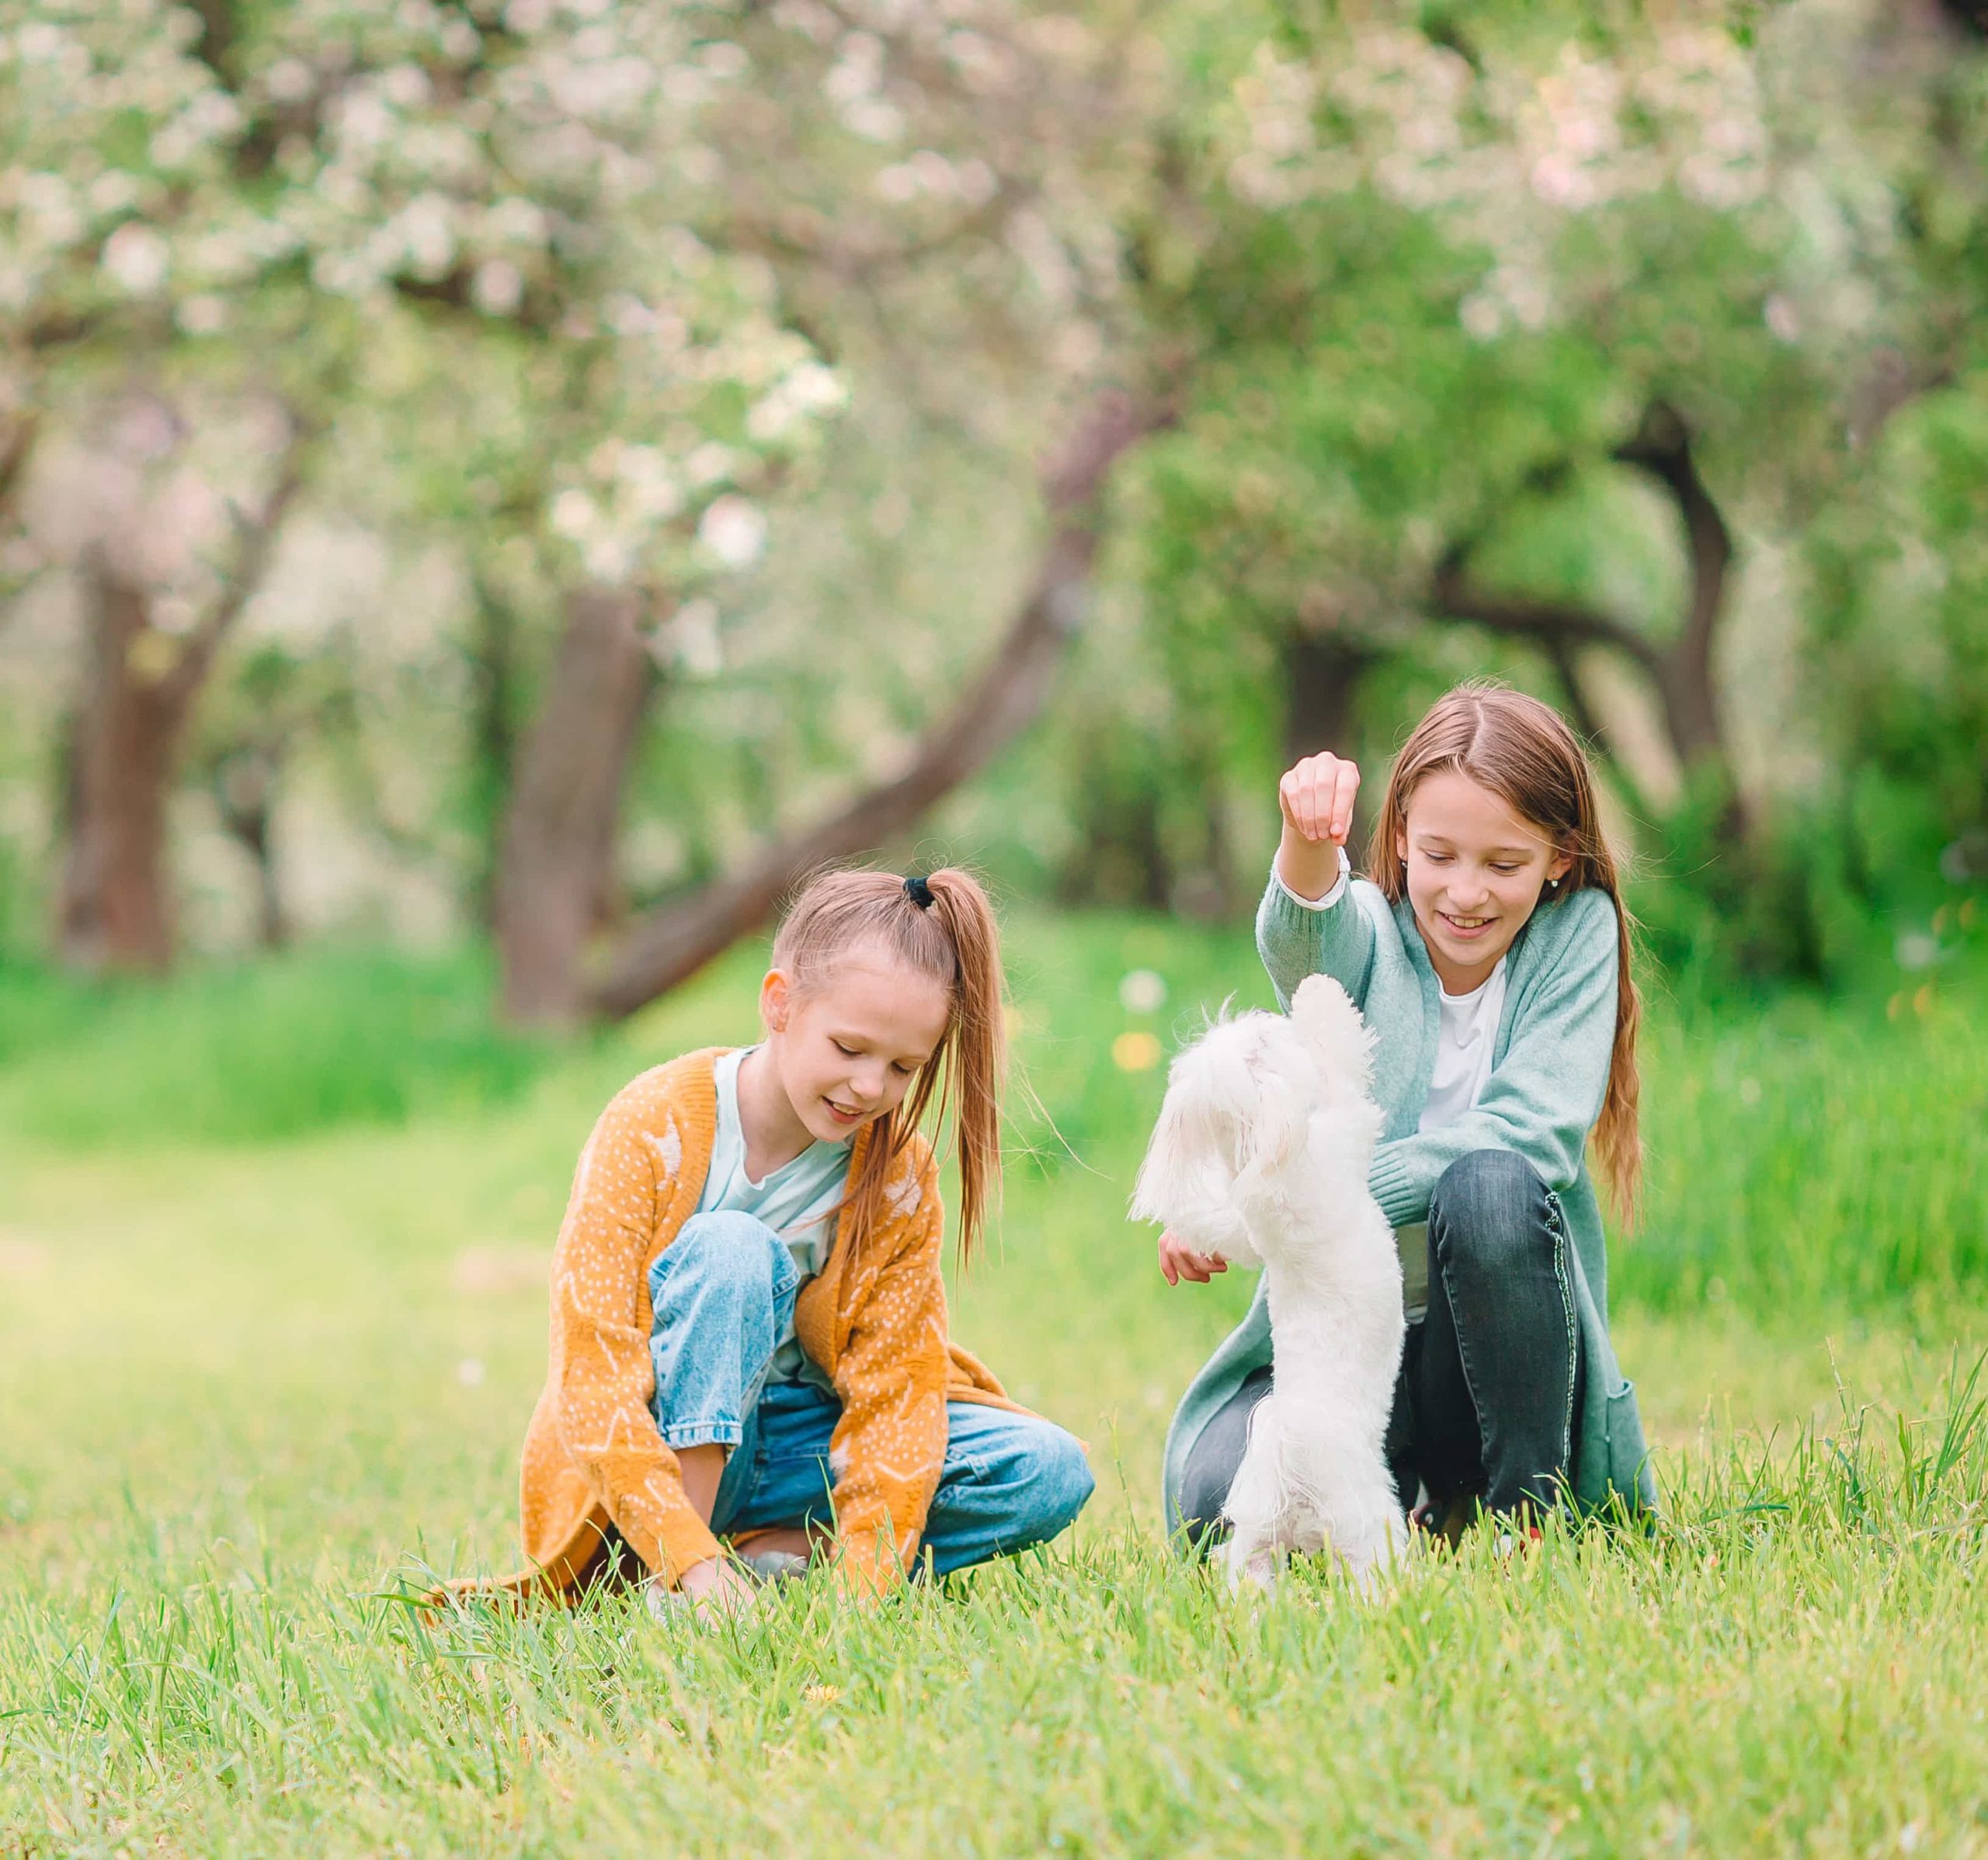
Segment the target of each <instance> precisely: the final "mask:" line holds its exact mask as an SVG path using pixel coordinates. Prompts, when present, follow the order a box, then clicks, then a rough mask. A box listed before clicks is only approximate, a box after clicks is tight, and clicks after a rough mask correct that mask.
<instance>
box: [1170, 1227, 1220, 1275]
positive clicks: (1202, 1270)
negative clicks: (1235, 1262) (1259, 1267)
mask: <svg viewBox="0 0 1988 1860" xmlns="http://www.w3.org/2000/svg"><path fill="white" fill-rule="evenodd" d="M1159 1270H1160V1271H1161V1272H1162V1273H1163V1274H1165V1276H1166V1282H1167V1284H1168V1285H1179V1284H1180V1281H1182V1280H1183V1279H1189V1280H1191V1281H1193V1282H1194V1284H1195V1285H1206V1284H1207V1283H1208V1281H1209V1280H1210V1279H1211V1278H1213V1277H1214V1276H1215V1274H1217V1273H1218V1272H1226V1271H1228V1270H1229V1262H1228V1260H1225V1259H1224V1258H1223V1257H1222V1255H1221V1254H1220V1253H1197V1252H1196V1251H1195V1250H1194V1248H1193V1247H1191V1246H1189V1245H1188V1244H1187V1242H1186V1241H1185V1240H1183V1239H1176V1238H1175V1237H1174V1236H1173V1235H1172V1234H1170V1233H1163V1234H1162V1235H1161V1236H1159Z"/></svg>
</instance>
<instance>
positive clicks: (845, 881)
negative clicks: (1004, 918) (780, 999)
mask: <svg viewBox="0 0 1988 1860" xmlns="http://www.w3.org/2000/svg"><path fill="white" fill-rule="evenodd" d="M915 894H916V895H915ZM923 898H929V899H930V900H931V902H930V903H929V904H928V903H925V902H922V901H921V899H923ZM862 944H873V945H874V944H881V945H882V946H883V947H884V949H885V951H887V952H888V954H890V955H891V956H893V957H895V958H896V959H897V960H898V961H900V962H902V963H903V964H905V966H906V967H908V968H912V969H915V970H916V971H917V972H918V973H919V974H920V975H930V977H931V978H932V979H933V980H934V981H935V982H938V983H940V986H943V987H944V989H945V990H946V992H947V999H948V1000H949V1001H950V1003H951V1007H950V1010H949V1012H948V1013H947V1019H946V1031H945V1032H944V1034H942V1035H941V1036H940V1041H939V1044H938V1045H937V1048H934V1049H933V1054H932V1057H931V1059H930V1060H928V1061H927V1062H926V1064H924V1065H923V1066H920V1067H919V1072H918V1076H917V1078H916V1079H914V1080H913V1081H912V1087H911V1090H910V1091H909V1093H907V1094H906V1095H905V1100H904V1102H903V1103H902V1104H900V1105H899V1106H898V1107H897V1109H896V1110H895V1111H887V1112H885V1114H884V1115H883V1116H882V1117H881V1118H878V1119H877V1121H875V1123H874V1124H873V1125H871V1127H870V1131H869V1138H868V1142H867V1144H866V1146H865V1147H864V1153H863V1161H862V1163H861V1165H860V1167H859V1169H858V1170H857V1177H856V1180H854V1181H853V1182H852V1183H851V1184H850V1191H849V1198H848V1200H849V1206H850V1208H851V1210H852V1211H853V1212H852V1226H851V1243H852V1244H853V1246H856V1247H857V1248H858V1249H860V1248H861V1246H864V1244H865V1243H867V1241H868V1239H869V1237H870V1236H871V1232H872V1231H873V1230H874V1229H875V1226H876V1224H877V1217H878V1211H879V1209H880V1208H881V1206H882V1205H883V1198H884V1187H885V1183H886V1182H887V1181H888V1180H889V1177H890V1173H891V1165H892V1164H893V1163H895V1162H896V1160H897V1159H898V1156H901V1155H902V1153H903V1151H904V1148H905V1145H906V1144H907V1143H909V1142H910V1141H911V1138H912V1132H915V1131H916V1130H917V1129H918V1128H919V1125H921V1124H923V1121H925V1116H926V1112H927V1111H928V1110H930V1111H931V1112H932V1113H933V1121H934V1124H935V1125H943V1124H944V1121H945V1119H946V1116H947V1112H948V1111H951V1114H952V1121H953V1132H954V1140H955V1142H956V1143H957V1146H958V1154H959V1166H960V1226H959V1257H960V1261H961V1264H962V1265H964V1264H965V1263H966V1262H967V1261H968V1260H970V1259H971V1257H972V1256H973V1253H974V1250H975V1248H976V1247H977V1246H978V1245H979V1243H980V1238H981V1234H982V1229H984V1227H985V1225H986V1220H987V1213H988V1209H989V1207H990V1206H991V1205H992V1203H993V1202H994V1201H995V1200H996V1199H997V1198H999V1193H1000V1185H1001V1086H1002V1083H1003V1079H1004V1078H1005V1077H1006V1021H1005V1017H1004V1015H1003V1008H1002V971H1001V937H1000V932H999V929H998V927H996V923H995V921H994V908H993V906H992V905H991V904H989V902H988V900H987V894H986V892H985V891H983V890H982V888H981V886H980V882H979V881H978V879H976V878H975V877H974V875H973V874H971V872H968V871H961V869H960V868H959V867H957V866H946V867H942V868H941V869H940V871H936V872H934V873H933V874H931V876H930V878H926V879H924V880H923V881H922V882H921V881H917V880H905V879H903V878H896V877H895V876H893V875H892V874H890V873H888V872H877V871H859V870H850V869H844V870H842V871H828V872H822V873H820V874H818V875H817V876H816V877H815V878H812V879H811V880H809V881H808V883H807V884H806V885H804V886H803V887H802V888H801V892H800V893H799V895H797V896H796V897H795V899H794V902H792V903H791V905H789V906H788V907H787V915H786V916H785V917H784V918H783V919H782V920H781V923H780V929H779V930H778V932H777V933H776V934H775V936H774V937H773V967H774V968H777V969H780V970H782V971H784V972H785V973H786V975H787V976H788V977H789V979H790V980H791V983H792V985H793V987H794V989H795V991H796V992H797V993H803V994H812V993H815V991H816V990H818V989H821V988H822V987H823V986H825V985H826V984H827V983H828V982H829V980H830V979H831V978H832V975H833V974H834V971H835V968H836V964H837V963H839V961H842V960H843V958H845V957H846V956H848V955H849V954H851V953H852V952H853V951H855V950H856V949H857V948H858V947H860V946H861V945H862Z"/></svg>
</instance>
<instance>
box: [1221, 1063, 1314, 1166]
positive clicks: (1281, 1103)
mask: <svg viewBox="0 0 1988 1860" xmlns="http://www.w3.org/2000/svg"><path fill="white" fill-rule="evenodd" d="M1249 1076H1250V1080H1251V1083H1252V1084H1253V1086H1254V1089H1255V1097H1256V1103H1255V1104H1254V1105H1253V1107H1251V1108H1250V1110H1249V1114H1248V1115H1247V1116H1246V1118H1244V1119H1243V1153H1242V1155H1241V1156H1240V1157H1239V1158H1238V1161H1239V1163H1240V1165H1241V1166H1240V1168H1239V1170H1238V1172H1237V1175H1236V1188H1237V1191H1238V1192H1239V1193H1240V1192H1243V1191H1247V1190H1250V1189H1256V1190H1260V1189H1263V1188H1266V1187H1269V1186H1270V1184H1271V1183H1272V1182H1273V1181H1274V1180H1275V1179H1276V1178H1277V1177H1279V1176H1281V1175H1282V1174H1283V1173H1284V1171H1285V1170H1288V1168H1289V1167H1290V1166H1291V1163H1292V1162H1293V1160H1294V1159H1295V1158H1296V1156H1297V1155H1298V1151H1299V1149H1301V1148H1302V1146H1303V1145H1304V1142H1305V1135H1306V1133H1307V1132H1308V1131H1309V1128H1310V1125H1311V1117H1312V1094H1311V1092H1310V1090H1309V1089H1308V1086H1309V1080H1304V1079H1295V1078H1292V1077H1291V1076H1289V1075H1288V1073H1287V1072H1286V1071H1285V1069H1284V1068H1282V1067H1280V1066H1278V1065H1277V1062H1276V1060H1275V1059H1274V1057H1273V1056H1272V1055H1270V1053H1268V1052H1257V1053H1253V1054H1252V1055H1250V1058H1249Z"/></svg>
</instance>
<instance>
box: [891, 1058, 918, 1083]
mask: <svg viewBox="0 0 1988 1860" xmlns="http://www.w3.org/2000/svg"><path fill="white" fill-rule="evenodd" d="M917 1069H918V1068H917V1067H916V1066H907V1065H905V1062H903V1060H902V1059H893V1060H892V1061H891V1070H892V1071H893V1072H901V1073H903V1074H904V1076H905V1077H906V1078H907V1079H908V1078H909V1077H910V1076H911V1075H912V1073H915V1072H916V1071H917Z"/></svg>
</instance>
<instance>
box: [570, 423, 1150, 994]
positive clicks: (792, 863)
mask: <svg viewBox="0 0 1988 1860" xmlns="http://www.w3.org/2000/svg"><path fill="white" fill-rule="evenodd" d="M1172 418H1173V414H1172V412H1171V409H1170V406H1169V405H1166V403H1164V402H1157V401H1141V400H1136V399H1135V398H1133V397H1131V396H1130V395H1126V394H1124V393H1121V392H1117V391H1110V392H1107V393H1103V394H1101V395H1099V396H1098V397H1097V398H1096V399H1095V400H1094V401H1093V402H1092V404H1091V405H1090V409H1089V410H1088V412H1087V413H1086V416H1085V418H1084V419H1083V420H1082V421H1081V422H1079V426H1078V428H1077V429H1076V432H1075V433H1074V434H1073V435H1072V438H1071V440H1070V442H1069V444H1068V445H1067V446H1066V447H1065V449H1064V450H1062V452H1061V453H1060V454H1058V455H1057V456H1056V457H1055V458H1054V459H1052V460H1051V461H1049V462H1048V464H1047V465H1046V466H1045V468H1044V471H1043V472H1042V475H1041V485H1042V495H1043V502H1044V506H1045V507H1046V509H1047V510H1048V515H1049V520H1050V531H1049V536H1048V541H1046V542H1045V543H1044V546H1043V550H1042V554H1041V558H1040V560H1039V561H1038V562H1037V567H1036V571H1035V574H1034V577H1033V579H1032V581H1031V583H1030V589H1029V592H1028V594H1027V598H1026V599H1025V600H1024V601H1023V603H1022V605H1021V607H1020V610H1019V611H1018V612H1017V614H1016V617H1015V618H1014V621H1013V623H1012V624H1010V628H1009V630H1008V632H1007V634H1006V637H1005V638H1003V641H1002V642H1001V644H1000V645H999V647H998V648H996V652H995V655H994V658H993V659H992V662H991V663H990V664H989V666H988V667H987V669H985V671H983V672H982V673H981V675H980V676H978V678H977V679H975V680H974V681H973V683H971V684H970V685H969V686H968V687H967V689H966V690H965V691H964V692H963V693H962V694H961V696H960V697H959V698H958V701H956V702H955V703H954V705H953V707H951V710H949V711H947V713H946V714H945V715H944V717H942V718H940V719H939V721H937V722H936V723H935V724H934V725H933V726H932V727H931V728H930V729H929V730H928V731H927V732H926V734H925V735H924V736H923V739H921V740H920V742H919V746H918V748H917V749H916V752H915V753H914V754H913V755H912V760H911V762H910V763H909V767H906V768H905V770H904V771H903V773H902V774H899V775H898V776H896V777H894V778H893V779H891V780H890V781H885V782H883V783H881V784H879V785H878V786H877V787H873V788H870V789H868V790H867V791H864V793H862V794H858V795H857V796H856V797H855V798H853V800H851V801H850V802H849V803H848V804H847V805H845V806H843V807H842V808H839V809H838V810H836V812H834V813H832V814H831V815H828V816H827V817H826V818H825V819H819V820H816V821H814V822H811V823H810V824H809V825H808V826H805V828H803V829H801V831H799V832H798V833H792V834H789V835H788V836H786V837H784V838H783V839H780V840H777V841H775V842H774V843H773V844H772V845H770V846H769V847H766V848H764V849H763V850H762V851H760V852H759V853H758V854H755V855H753V856H752V857H749V858H748V859H747V860H746V861H745V864H743V865H742V867H740V868H739V870H738V871H736V872H734V873H732V874H729V875H728V876H726V877H724V878H718V879H716V880H714V881H712V882H711V884H709V885H706V886H704V888H702V889H701V890H700V891H697V892H693V894H692V895H690V896H689V897H688V898H686V899H683V900H681V901H680V902H677V903H675V904H672V905H669V906H664V907H662V909H659V910H656V911H654V912H652V913H650V914H649V915H648V916H647V917H645V918H644V919H643V920H641V921H640V922H638V923H636V924H635V925H634V927H632V928H631V930H630V931H629V933H628V934H627V937H624V939H623V940H622V943H621V945H620V947H619V948H618V949H617V951H615V953H614V955H613V960H612V961H611V962H610V965H609V967H608V969H607V971H606V974H605V975H603V977H602V978H601V979H600V982H599V984H598V985H597V986H596V987H595V988H594V989H593V990H592V991H591V992H590V993H589V996H588V1005H589V1006H590V1007H591V1009H592V1010H593V1012H594V1013H596V1014H598V1015H600V1016H603V1017H606V1018H608V1019H612V1020H619V1019H621V1018H624V1017H626V1016H627V1015H629V1014H631V1013H634V1012H635V1011H636V1010H638V1008H641V1007H642V1006H645V1005H646V1004H647V1003H649V1002H651V1001H652V1000H655V998H656V997H657V996H659V995H661V994H664V993H667V992H668V991H669V989H673V988H674V987H676V986H677V984H678V983H679V982H683V981H685V980H686V979H688V978H689V977H690V976H691V975H694V974H695V973H696V972H697V971H698V970H699V969H700V968H703V967H704V965H705V964H706V963H707V962H708V961H711V959H712V958H714V957H715V956H717V955H718V954H720V953H721V952H722V951H724V950H725V949H726V948H728V947H730V945H731V944H732V943H733V942H734V941H735V940H736V939H737V938H739V937H741V936H743V935H744V934H745V933H746V932H747V931H749V930H752V929H753V928H754V927H756V926H757V925H758V924H759V923H762V922H763V921H764V920H765V919H766V917H767V916H768V915H770V913H771V912H772V911H773V908H774V906H776V905H777V903H778V902H779V901H780V898H781V897H782V895H784V893H785V892H787V891H788V890H789V889H790V888H791V887H792V886H793V885H794V883H795V882H796V881H798V879H799V878H801V876H802V875H803V874H805V872H807V871H808V869H809V868H810V867H813V866H815V865H818V864H821V863H822V861H824V860H836V859H847V858H850V857H854V856H855V855H857V854H860V853H863V852H866V851H868V850H871V849H872V848H874V847H876V846H877V845H878V843H879V842H880V841H882V840H886V839H888V838H889V837H890V836H891V835H892V834H894V833H902V832H903V831H904V830H905V829H906V828H908V827H909V826H912V825H913V824H914V823H915V822H916V821H917V820H918V819H919V817H920V816H921V815H923V814H924V813H925V812H926V810H927V809H928V808H930V807H931V806H932V805H933V803H934V802H935V801H938V800H939V799H940V798H942V797H943V796H944V795H945V794H948V793H950V792H951V791H952V790H953V789H954V788H955V787H958V785H959V784H961V782H963V781H965V780H966V779H967V778H968V777H969V776H971V775H974V774H978V771H979V770H982V768H984V767H986V765H987V764H988V763H989V762H990V761H992V760H993V758H994V757H995V756H996V754H998V753H999V752H1000V750H1001V749H1003V748H1005V747H1006V745H1007V744H1008V743H1009V742H1010V741H1011V740H1012V739H1013V738H1014V737H1015V736H1016V735H1018V734H1019V733H1020V732H1021V731H1022V730H1023V729H1024V728H1027V725H1029V724H1030V723H1031V722H1033V721H1034V719H1035V718H1036V716H1037V714H1038V713H1039V712H1040V711H1041V709H1042V707H1043V705H1044V703H1045V702H1046V701H1047V700H1048V696H1049V693H1050V690H1051V686H1052V684H1053V683H1054V680H1055V674H1056V671H1057V668H1058V666H1059V665H1060V664H1061V663H1062V659H1063V655H1064V652H1065V648H1066V647H1067V646H1068V645H1069V641H1070V639H1071V638H1072V635H1073V634H1075V633H1076V631H1078V629H1079V628H1080V627H1081V626H1082V625H1083V621H1084V617H1085V613H1086V608H1087V607H1088V605H1089V594H1090V588H1089V583H1090V571H1091V565H1092V564H1093V561H1095V559H1096V558H1097V548H1098V543H1099V541H1100V536H1101V534H1102V528H1101V525H1102V513H1101V510H1100V504H1101V502H1102V499H1103V492H1104V489H1105V488H1106V486H1107V484H1108V483H1109V482H1110V476H1111V473H1112V471H1113V469H1114V468H1115V467H1116V465H1117V463H1118V461H1119V460H1120V458H1121V457H1122V456H1123V455H1124V454H1125V453H1126V452H1127V451H1128V450H1130V449H1131V447H1134V446H1135V445H1136V444H1137V443H1138V442H1139V441H1140V440H1142V439H1144V438H1145V437H1146V436H1147V435H1148V434H1149V433H1152V432H1154V431H1156V429H1159V427H1161V426H1164V425H1166V424H1168V423H1170V421H1171V419H1172Z"/></svg>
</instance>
